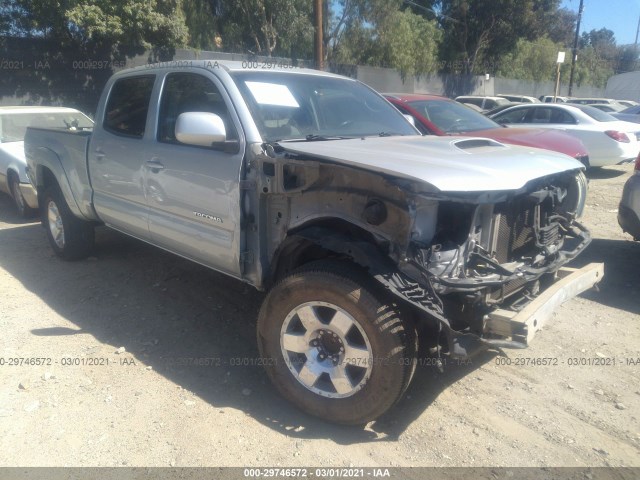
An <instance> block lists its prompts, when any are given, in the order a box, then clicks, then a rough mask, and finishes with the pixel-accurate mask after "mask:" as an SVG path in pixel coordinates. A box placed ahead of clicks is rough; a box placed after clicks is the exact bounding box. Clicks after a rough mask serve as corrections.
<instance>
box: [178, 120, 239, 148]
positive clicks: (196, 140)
mask: <svg viewBox="0 0 640 480" xmlns="http://www.w3.org/2000/svg"><path fill="white" fill-rule="evenodd" d="M175 133H176V139H177V140H178V141H179V142H180V143H186V144H187V145H197V146H200V147H210V146H212V144H214V143H221V142H224V141H225V140H226V139H227V132H226V129H225V126H224V122H223V121H222V119H221V118H220V117H219V116H218V115H216V114H215V113H208V112H185V113H181V114H180V115H178V119H177V120H176V129H175Z"/></svg>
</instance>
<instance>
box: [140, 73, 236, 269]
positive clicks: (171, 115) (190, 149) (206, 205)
mask: <svg viewBox="0 0 640 480" xmlns="http://www.w3.org/2000/svg"><path fill="white" fill-rule="evenodd" d="M185 112H209V113H215V114H216V115H219V116H220V117H221V118H222V120H223V121H224V124H225V128H226V132H227V140H230V141H235V145H233V144H232V145H231V147H232V148H228V147H229V143H230V142H227V146H226V147H224V146H222V145H213V146H211V147H197V146H191V145H185V144H182V143H180V142H179V141H178V140H177V139H176V137H175V124H176V119H177V117H178V116H179V115H180V114H181V113H185ZM157 117H158V118H157V124H156V135H155V139H154V141H153V142H150V145H151V148H150V149H149V150H148V151H147V152H146V162H145V169H146V170H147V172H148V173H147V176H146V177H145V178H146V194H147V198H148V204H149V229H150V232H151V238H152V242H153V243H154V244H156V245H159V246H161V247H164V248H167V249H169V250H171V251H173V252H176V253H178V254H180V255H183V256H185V257H188V258H190V259H193V260H195V261H197V262H199V263H202V264H204V265H207V266H210V267H212V268H215V269H216V270H220V271H223V272H226V273H229V274H233V275H235V276H239V275H240V265H241V262H240V198H239V194H240V192H239V180H240V169H241V166H242V159H243V157H244V148H245V143H244V141H243V135H242V134H241V127H240V122H239V119H238V117H237V116H236V115H235V111H234V110H233V108H232V104H231V101H230V98H229V97H228V95H227V93H226V91H225V89H224V88H223V86H222V84H221V83H220V82H219V80H218V79H217V78H216V77H215V76H214V75H213V74H211V73H209V72H203V73H196V72H175V73H169V74H167V75H166V76H165V78H164V80H163V85H162V90H161V94H160V103H159V108H158V115H157Z"/></svg>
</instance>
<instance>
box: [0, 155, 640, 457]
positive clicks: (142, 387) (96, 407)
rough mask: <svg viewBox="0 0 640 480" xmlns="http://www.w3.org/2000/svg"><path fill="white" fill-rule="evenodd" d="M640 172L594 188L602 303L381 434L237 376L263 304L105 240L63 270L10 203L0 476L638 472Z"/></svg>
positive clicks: (420, 384)
mask: <svg viewBox="0 0 640 480" xmlns="http://www.w3.org/2000/svg"><path fill="white" fill-rule="evenodd" d="M631 171H632V165H626V166H619V167H610V168H606V169H602V170H600V171H597V172H594V173H592V174H591V175H590V176H591V182H590V193H589V197H588V201H587V208H586V214H585V217H584V223H585V224H586V225H587V226H588V227H589V228H590V229H591V230H592V233H593V236H594V238H595V239H594V241H593V243H592V245H591V246H590V247H589V248H588V250H587V252H585V254H583V255H582V256H581V257H580V258H578V259H577V261H576V262H575V263H574V266H575V265H578V266H581V265H584V264H586V263H589V262H593V261H598V262H605V278H604V280H603V281H602V283H601V284H600V290H599V291H595V290H592V291H589V292H586V293H585V294H583V295H582V296H580V297H579V298H575V299H573V300H571V301H569V302H567V303H565V304H564V305H563V306H562V307H561V308H560V309H558V311H557V312H556V313H555V315H554V318H553V319H552V320H550V322H549V324H548V326H547V327H545V329H544V330H543V331H541V332H539V334H538V335H537V336H536V338H535V340H534V342H533V345H532V346H531V347H530V348H529V349H527V350H518V351H507V353H508V355H509V361H510V362H511V365H505V364H499V363H506V362H507V360H506V359H504V357H498V356H497V355H496V354H495V353H487V354H484V355H482V356H481V357H478V358H475V359H474V360H473V361H472V362H471V363H470V364H467V365H455V364H451V363H449V364H447V365H446V368H445V371H444V373H439V372H438V371H437V370H435V368H433V367H430V366H426V365H423V366H421V367H419V370H418V372H417V374H416V376H415V378H414V381H413V383H412V385H411V387H410V388H409V390H408V392H407V395H406V397H405V398H404V399H403V400H402V401H401V402H400V403H399V404H398V405H397V406H396V407H394V408H393V409H392V410H391V411H390V412H388V413H387V414H386V415H385V416H384V417H383V418H381V419H379V420H378V421H376V422H374V423H372V424H370V425H368V426H367V427H366V428H348V427H338V426H334V425H330V424H327V423H324V422H322V421H319V420H316V419H314V418H310V417H308V416H306V415H304V414H302V413H300V412H299V411H298V410H296V409H295V408H293V407H292V406H291V405H290V404H289V403H288V402H287V401H286V400H284V399H282V398H280V397H279V396H278V394H277V393H276V392H275V390H274V389H273V388H272V387H271V386H270V384H269V382H268V380H267V377H266V375H265V373H264V372H263V371H262V369H261V367H259V366H251V365H238V363H243V362H242V361H241V359H247V358H248V359H254V358H257V357H258V352H257V348H256V342H255V321H256V316H257V310H258V308H259V305H260V302H261V300H262V294H260V293H257V292H256V291H254V290H253V289H252V288H251V287H249V286H246V285H244V284H242V283H239V282H236V281H234V280H230V279H228V278H227V277H224V276H223V275H220V274H217V273H215V272H211V271H208V270H206V269H205V268H202V267H200V266H198V265H195V264H193V263H190V262H188V261H185V260H182V259H180V258H177V257H175V256H172V255H171V254H168V253H165V252H163V251H161V250H159V249H156V248H154V247H151V246H147V245H145V244H143V243H141V242H138V241H136V240H133V239H130V238H127V237H125V236H123V235H120V234H117V233H115V232H112V231H109V230H107V229H100V230H99V232H98V236H97V248H96V251H95V256H93V257H91V258H89V259H88V260H85V261H81V262H74V263H65V262H63V261H61V260H59V259H57V258H56V257H55V256H54V255H53V253H52V251H51V249H50V248H49V245H48V244H47V240H46V237H45V233H44V230H43V229H42V227H41V226H40V225H39V224H36V223H30V222H23V221H20V220H18V219H17V218H16V216H15V213H14V210H13V208H12V205H11V203H10V199H9V198H8V197H5V196H2V197H1V198H0V289H1V292H2V293H1V294H0V331H2V335H1V337H2V340H1V341H0V345H1V348H0V352H1V353H0V364H2V365H0V377H1V378H2V381H1V382H0V452H2V453H0V465H1V466H123V465H128V466H265V465H271V466H368V467H372V466H383V467H388V466H593V467H598V466H640V421H639V418H638V417H639V415H640V408H639V406H640V321H639V320H640V243H638V242H635V243H634V242H632V241H631V238H630V237H629V236H628V235H626V234H623V233H622V231H621V230H620V228H619V227H618V224H617V221H616V209H617V206H618V201H619V199H620V193H621V189H622V185H623V183H624V181H625V180H626V179H627V178H628V176H629V174H630V173H631ZM118 352H119V353H118ZM16 358H17V359H43V360H40V363H42V362H44V363H45V364H44V365H37V363H38V361H35V360H32V361H31V363H36V364H34V365H28V364H25V363H23V364H22V365H18V366H16V365H15V364H11V363H16V361H15V360H11V359H16ZM527 358H531V359H535V358H553V359H557V364H555V365H548V366H536V365H524V366H521V365H516V362H518V361H519V362H522V363H524V362H526V360H523V359H527ZM189 359H196V360H195V361H196V362H198V361H200V362H202V363H207V360H202V359H213V360H209V363H212V364H213V365H209V366H207V365H194V364H190V362H193V360H189ZM198 359H200V360H198ZM518 359H520V360H518ZM593 359H598V360H596V361H597V362H600V363H604V365H593V363H594V362H593ZM603 359H613V360H605V361H602V360H603ZM20 361H22V360H18V363H19V362H20ZM46 363H48V364H46ZM572 363H578V364H580V363H586V365H572ZM588 363H592V365H588ZM69 364H71V365H69Z"/></svg>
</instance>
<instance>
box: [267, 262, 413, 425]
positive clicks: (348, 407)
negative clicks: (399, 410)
mask: <svg viewBox="0 0 640 480" xmlns="http://www.w3.org/2000/svg"><path fill="white" fill-rule="evenodd" d="M258 346H259V349H260V353H261V355H262V357H263V359H264V364H265V365H266V369H267V373H268V375H269V377H270V378H271V380H272V382H273V383H274V384H275V386H276V387H277V389H278V390H279V391H280V393H281V394H282V395H283V396H284V397H285V398H287V399H289V400H291V401H292V402H293V403H294V404H296V405H297V406H298V407H299V408H300V409H302V410H304V411H305V412H307V413H309V414H311V415H314V416H317V417H321V418H323V419H325V420H328V421H330V422H334V423H340V424H351V425H359V424H364V423H367V422H369V421H371V420H374V419H375V418H377V417H378V416H380V415H382V414H383V413H384V412H385V411H386V410H388V409H389V408H390V407H391V406H392V405H393V404H394V403H395V402H396V401H397V400H398V399H399V398H400V397H401V395H402V393H403V392H404V390H405V389H406V387H407V386H408V384H409V381H410V379H411V375H412V373H413V369H414V366H415V354H416V352H415V347H416V333H415V328H414V327H413V325H412V324H411V323H410V322H409V321H408V320H405V319H404V318H403V316H402V315H401V313H400V311H399V309H398V308H397V306H396V305H394V304H393V303H392V302H391V301H390V299H389V297H388V296H387V294H386V293H385V292H384V291H382V289H379V288H377V285H376V284H375V283H374V282H373V281H372V280H371V279H370V278H369V277H367V276H366V275H365V274H364V273H363V272H361V271H359V270H357V269H356V267H354V266H352V265H350V264H346V263H342V262H334V261H322V262H316V263H313V264H310V265H309V266H305V267H303V268H302V269H300V270H298V271H295V272H293V273H292V274H290V275H289V276H287V277H285V278H284V279H283V280H282V281H280V282H279V283H278V284H277V285H276V286H275V287H274V288H273V289H272V290H271V292H270V293H269V295H268V296H267V298H266V300H265V302H264V304H263V306H262V308H261V310H260V315H259V318H258Z"/></svg>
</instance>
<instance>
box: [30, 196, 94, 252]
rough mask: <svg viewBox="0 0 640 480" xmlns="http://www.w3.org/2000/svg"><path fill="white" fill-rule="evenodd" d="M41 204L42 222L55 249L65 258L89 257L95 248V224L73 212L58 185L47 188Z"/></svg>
mask: <svg viewBox="0 0 640 480" xmlns="http://www.w3.org/2000/svg"><path fill="white" fill-rule="evenodd" d="M41 205H42V222H43V224H44V226H45V229H46V231H47V237H48V238H49V244H50V245H51V248H53V251H54V252H55V253H56V254H57V255H58V256H59V257H61V258H64V259H65V260H79V259H82V258H85V257H87V256H88V255H89V253H91V250H92V248H93V241H94V228H93V225H92V224H91V223H90V222H86V221H83V220H80V219H79V218H77V217H76V216H75V215H74V214H73V213H72V212H71V210H70V209H69V206H68V205H67V203H66V201H65V199H64V197H63V195H62V192H61V191H60V188H59V187H58V186H57V185H55V186H51V187H49V188H47V190H45V192H44V195H43V200H42V203H41Z"/></svg>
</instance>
